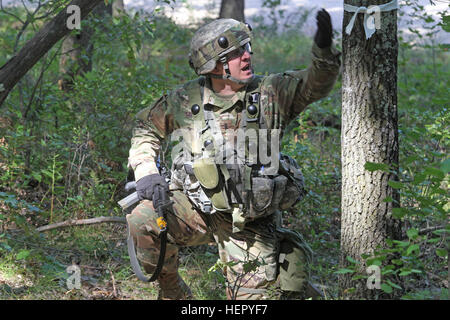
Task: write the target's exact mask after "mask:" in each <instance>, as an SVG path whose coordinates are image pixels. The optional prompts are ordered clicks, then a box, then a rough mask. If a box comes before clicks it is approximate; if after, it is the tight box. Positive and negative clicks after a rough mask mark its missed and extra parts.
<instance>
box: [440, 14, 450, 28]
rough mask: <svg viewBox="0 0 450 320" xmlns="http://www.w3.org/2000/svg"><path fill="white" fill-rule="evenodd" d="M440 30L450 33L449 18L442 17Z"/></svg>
mask: <svg viewBox="0 0 450 320" xmlns="http://www.w3.org/2000/svg"><path fill="white" fill-rule="evenodd" d="M442 29H444V30H445V31H447V32H450V16H443V17H442Z"/></svg>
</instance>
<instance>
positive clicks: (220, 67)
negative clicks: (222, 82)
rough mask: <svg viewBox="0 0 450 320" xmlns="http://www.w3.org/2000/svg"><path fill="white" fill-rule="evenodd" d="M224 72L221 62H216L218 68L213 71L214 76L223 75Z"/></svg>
mask: <svg viewBox="0 0 450 320" xmlns="http://www.w3.org/2000/svg"><path fill="white" fill-rule="evenodd" d="M222 72H223V63H222V62H220V61H217V62H216V67H215V68H214V69H213V70H212V71H211V73H214V74H222Z"/></svg>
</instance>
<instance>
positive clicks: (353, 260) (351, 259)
mask: <svg viewBox="0 0 450 320" xmlns="http://www.w3.org/2000/svg"><path fill="white" fill-rule="evenodd" d="M346 259H347V261H348V262H351V263H353V264H360V262H359V261H357V260H355V259H353V258H352V257H350V256H347V258H346Z"/></svg>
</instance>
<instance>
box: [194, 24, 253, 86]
mask: <svg viewBox="0 0 450 320" xmlns="http://www.w3.org/2000/svg"><path fill="white" fill-rule="evenodd" d="M251 30H252V28H251V27H250V25H249V24H247V23H243V22H239V21H237V20H234V19H217V20H214V21H212V22H210V23H208V24H206V25H204V26H202V27H201V28H200V29H198V30H197V32H196V33H195V35H194V36H193V38H192V40H191V45H190V50H189V51H190V52H189V65H190V66H191V67H192V68H193V69H194V71H195V73H197V74H198V75H207V74H209V73H210V72H211V71H213V70H214V68H215V67H216V63H217V61H220V62H222V63H223V66H224V69H225V72H226V75H224V76H217V75H210V76H214V77H218V78H224V79H229V80H231V81H234V82H237V83H240V84H246V83H248V82H250V81H251V80H252V79H251V78H250V79H247V80H239V79H236V78H234V77H232V76H231V73H230V70H229V68H228V62H227V54H228V53H230V52H232V51H234V50H236V49H239V48H241V47H245V49H246V50H248V51H249V52H250V53H251V47H250V41H251V37H252V32H251Z"/></svg>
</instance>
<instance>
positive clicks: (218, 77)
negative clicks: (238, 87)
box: [209, 56, 254, 85]
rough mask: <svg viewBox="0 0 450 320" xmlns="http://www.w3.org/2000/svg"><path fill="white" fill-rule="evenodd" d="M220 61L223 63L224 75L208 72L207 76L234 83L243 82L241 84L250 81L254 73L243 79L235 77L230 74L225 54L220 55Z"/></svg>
mask: <svg viewBox="0 0 450 320" xmlns="http://www.w3.org/2000/svg"><path fill="white" fill-rule="evenodd" d="M220 62H222V64H223V68H224V69H225V73H226V75H218V74H212V73H210V74H209V76H210V77H211V78H216V79H224V80H230V81H232V82H234V83H237V84H243V85H245V84H249V83H250V82H252V80H253V77H254V75H252V76H251V77H250V78H248V79H244V80H240V79H236V78H235V77H233V76H231V72H230V68H229V66H228V62H227V57H226V56H223V57H221V58H220Z"/></svg>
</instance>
